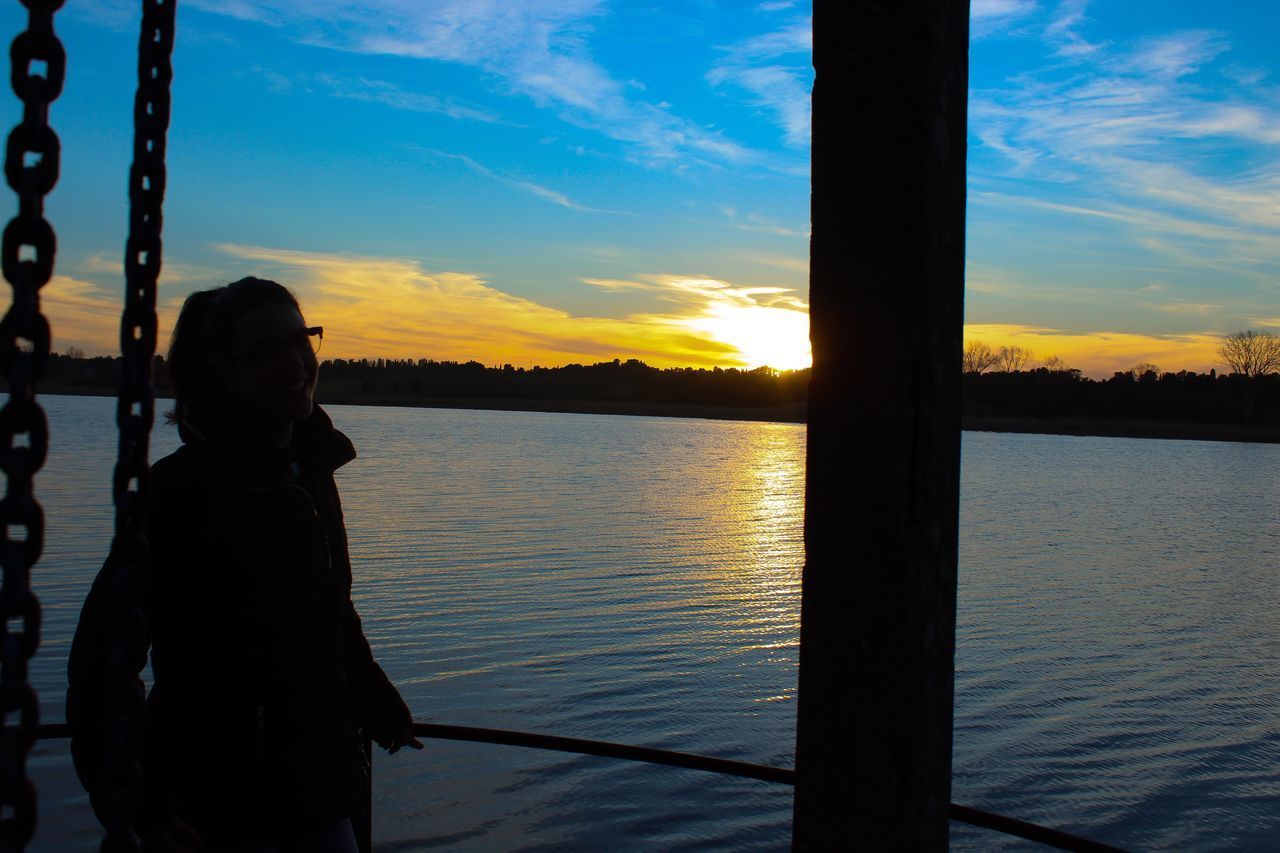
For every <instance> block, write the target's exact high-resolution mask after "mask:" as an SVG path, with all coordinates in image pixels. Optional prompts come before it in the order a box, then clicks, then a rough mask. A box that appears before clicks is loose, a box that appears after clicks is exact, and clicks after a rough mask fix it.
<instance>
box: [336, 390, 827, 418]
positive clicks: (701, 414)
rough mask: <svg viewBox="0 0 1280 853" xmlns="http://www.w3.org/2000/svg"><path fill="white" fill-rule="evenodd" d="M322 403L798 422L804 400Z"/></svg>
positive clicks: (385, 398) (388, 399) (386, 398)
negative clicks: (729, 402)
mask: <svg viewBox="0 0 1280 853" xmlns="http://www.w3.org/2000/svg"><path fill="white" fill-rule="evenodd" d="M316 402H318V403H319V404H320V405H322V406H327V405H338V406H399V407H402V408H413V409H478V410H482V411H502V412H551V413H557V414H574V415H632V416H640V417H659V418H704V419H707V420H717V421H767V422H772V423H792V424H802V423H804V421H805V404H804V403H782V404H779V405H774V406H720V405H715V404H711V403H649V402H643V401H639V400H637V401H628V402H621V401H616V400H531V399H525V398H521V397H426V398H424V397H395V396H390V395H378V396H376V397H373V398H370V397H344V396H340V395H339V396H328V395H325V394H316Z"/></svg>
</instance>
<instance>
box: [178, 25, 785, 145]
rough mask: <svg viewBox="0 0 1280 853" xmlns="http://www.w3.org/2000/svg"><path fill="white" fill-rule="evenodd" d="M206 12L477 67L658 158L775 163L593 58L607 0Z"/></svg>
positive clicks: (365, 49)
mask: <svg viewBox="0 0 1280 853" xmlns="http://www.w3.org/2000/svg"><path fill="white" fill-rule="evenodd" d="M190 3H191V5H193V6H196V7H198V8H200V9H202V10H204V11H206V12H211V13H215V14H219V15H228V16H232V17H237V18H242V19H246V20H253V21H258V22H261V23H264V24H268V25H270V26H274V27H279V28H281V29H283V30H284V31H285V32H286V33H287V34H288V36H289V37H290V38H293V39H295V40H297V41H299V42H305V43H308V44H313V45H320V46H324V47H328V48H333V49H336V50H343V51H349V52H355V53H369V54H384V55H391V56H401V57H407V58H412V59H423V60H435V61H441V62H452V63H458V64H462V65H467V66H473V67H476V68H479V69H481V70H483V71H484V72H485V73H486V74H488V75H491V76H492V78H493V79H494V80H496V81H500V83H501V85H502V87H503V88H504V89H505V90H506V92H507V93H509V94H514V95H522V96H525V97H527V98H529V99H531V100H532V101H533V102H534V103H535V104H537V105H539V106H542V107H545V108H548V109H552V110H555V111H556V112H557V113H558V115H559V116H560V118H561V119H562V120H564V121H566V122H568V123H570V124H572V125H575V126H578V127H584V128H588V129H590V130H593V131H597V132H600V133H603V134H605V135H606V136H608V137H610V138H612V139H614V140H616V141H618V142H621V143H623V144H625V145H627V146H629V147H630V148H631V150H632V151H633V152H634V153H635V155H636V156H637V157H638V158H640V159H642V160H644V161H647V162H649V163H651V164H662V163H669V162H671V161H674V160H677V159H688V158H692V159H694V160H709V161H712V162H716V163H731V164H752V165H765V166H767V165H768V164H769V159H768V158H767V157H765V156H764V155H763V154H762V153H760V152H755V151H752V150H751V149H748V148H747V147H746V146H744V145H742V144H741V143H739V142H737V141H735V140H732V139H730V138H728V137H726V136H725V135H724V134H723V133H721V132H719V131H717V130H712V129H708V128H707V127H705V126H703V125H702V124H700V123H698V122H695V121H691V120H689V119H687V118H683V117H681V116H678V115H675V114H673V113H672V112H671V111H670V110H669V109H668V108H666V106H664V105H662V104H655V103H651V102H649V101H645V100H643V99H642V98H640V97H638V95H640V94H643V91H644V90H643V89H642V88H640V87H636V86H633V85H629V84H628V82H625V81H621V80H618V79H615V78H614V77H613V76H611V75H610V73H609V72H608V71H607V70H606V69H605V68H604V67H603V66H602V65H601V64H600V63H599V62H597V61H596V59H595V58H594V57H593V56H592V54H591V51H590V38H589V37H590V34H591V32H592V28H593V25H594V23H595V21H596V20H597V19H598V18H600V17H601V16H603V15H604V14H606V13H607V11H608V10H607V6H606V4H605V3H604V2H603V0H525V2H520V3H501V2H496V1H495V0H487V2H475V0H372V2H370V0H360V2H357V0H261V2H254V3H248V2H241V0H235V2H228V0H190Z"/></svg>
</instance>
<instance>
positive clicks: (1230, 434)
mask: <svg viewBox="0 0 1280 853" xmlns="http://www.w3.org/2000/svg"><path fill="white" fill-rule="evenodd" d="M962 429H965V430H968V431H970V432H1018V433H1024V434H1028V435H1085V436H1096V437H1098V438H1156V439H1166V440H1181V441H1235V442H1241V441H1243V442H1251V443H1255V444H1280V428H1277V427H1257V426H1246V425H1243V424H1203V423H1180V422H1177V421H1141V420H1128V419H1124V420H1122V419H1115V420H1110V419H1103V418H1007V417H966V418H964V419H963V422H962Z"/></svg>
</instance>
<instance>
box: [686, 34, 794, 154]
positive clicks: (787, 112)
mask: <svg viewBox="0 0 1280 853" xmlns="http://www.w3.org/2000/svg"><path fill="white" fill-rule="evenodd" d="M721 50H722V51H723V52H724V54H725V56H724V58H723V59H721V60H719V61H718V62H717V63H716V64H715V66H713V67H712V69H711V70H710V71H709V72H707V81H708V82H709V83H710V84H711V85H712V86H717V87H722V86H726V85H733V86H736V87H739V88H741V89H744V90H746V91H747V92H749V93H750V94H751V96H752V103H753V104H754V105H756V106H759V107H762V108H764V109H765V110H767V111H768V112H770V113H772V114H773V116H774V119H775V122H776V123H777V124H778V125H779V126H780V127H781V128H782V131H783V137H784V139H785V141H786V143H787V145H790V146H791V147H793V148H806V147H807V146H808V145H809V137H810V131H811V126H812V113H811V110H812V107H811V101H810V96H809V92H810V89H811V88H812V85H813V84H812V68H811V64H812V60H811V59H810V57H811V55H812V53H813V20H812V18H809V17H805V18H800V19H798V20H796V21H793V22H792V23H791V24H789V25H788V26H786V27H784V28H782V29H780V30H776V31H774V32H770V33H765V34H763V35H759V36H755V37H753V38H750V39H747V40H745V41H742V42H740V43H738V44H735V45H731V46H729V47H725V48H721ZM781 59H787V60H788V62H786V63H785V64H784V63H782V62H779V61H778V60H781Z"/></svg>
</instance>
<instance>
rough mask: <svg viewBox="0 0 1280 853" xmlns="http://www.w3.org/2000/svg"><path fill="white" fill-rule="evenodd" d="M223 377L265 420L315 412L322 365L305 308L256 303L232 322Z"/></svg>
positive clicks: (276, 422)
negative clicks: (318, 359)
mask: <svg viewBox="0 0 1280 853" xmlns="http://www.w3.org/2000/svg"><path fill="white" fill-rule="evenodd" d="M227 352H228V355H227V364H226V367H225V368H224V370H223V371H221V373H222V379H223V383H224V384H225V385H226V387H227V390H228V391H230V392H231V393H232V394H233V395H234V396H235V397H236V398H237V399H239V401H240V402H241V404H243V406H244V407H245V409H246V410H247V412H248V413H249V414H250V415H256V416H258V417H260V418H261V419H262V422H263V423H264V424H267V425H272V426H275V425H281V424H286V423H292V422H293V421H299V420H302V419H303V418H305V417H306V416H307V415H309V414H311V407H312V396H313V395H314V394H315V390H316V379H317V378H319V373H320V366H319V362H318V361H317V360H316V354H315V351H314V350H313V349H312V347H311V340H310V338H309V337H308V336H307V333H306V324H305V323H304V322H303V320H302V314H300V313H299V312H298V309H297V308H294V307H293V306H292V305H287V304H283V303H274V304H270V305H263V306H261V307H259V308H255V309H254V310H252V311H250V312H249V313H248V314H245V315H244V316H243V317H241V318H240V319H239V320H237V321H236V322H235V324H234V325H233V326H232V328H231V341H230V346H229V347H228V350H227Z"/></svg>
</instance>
